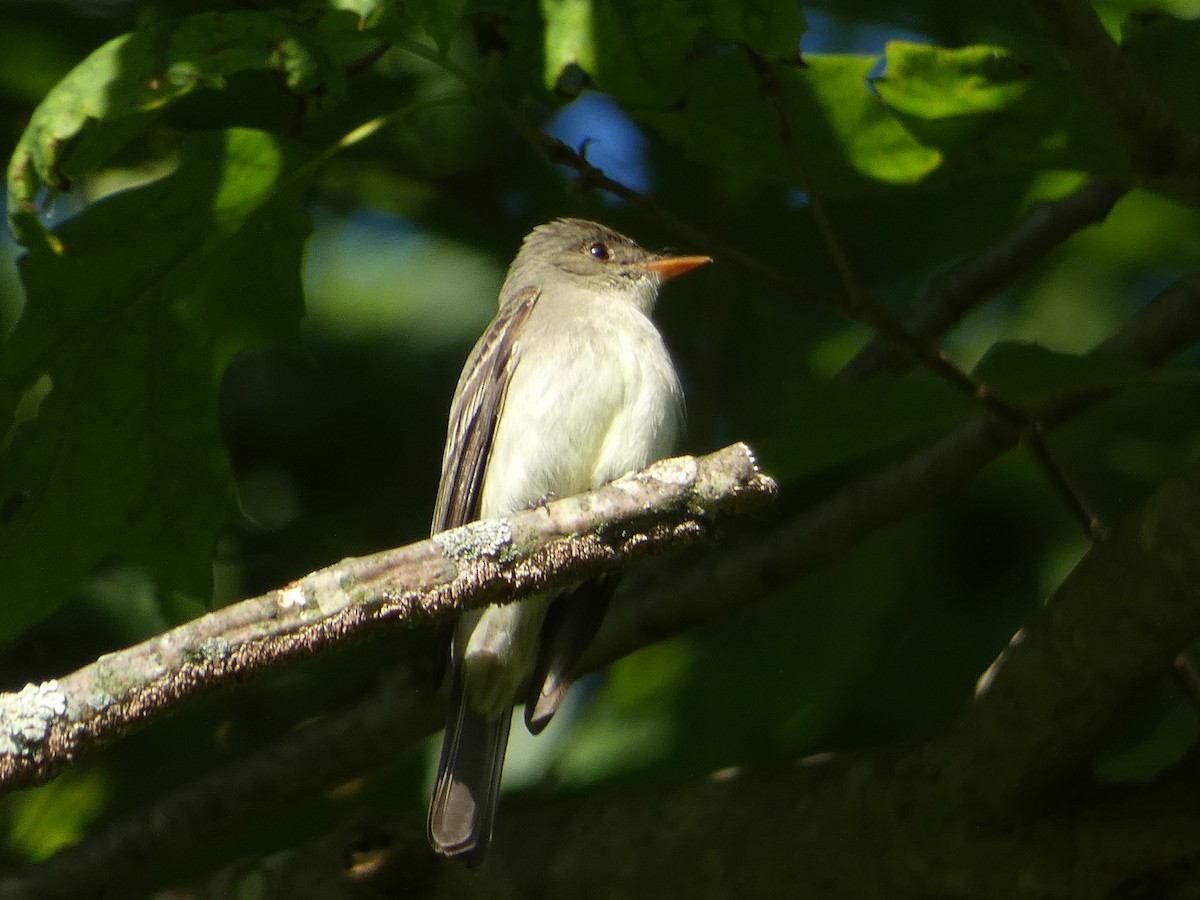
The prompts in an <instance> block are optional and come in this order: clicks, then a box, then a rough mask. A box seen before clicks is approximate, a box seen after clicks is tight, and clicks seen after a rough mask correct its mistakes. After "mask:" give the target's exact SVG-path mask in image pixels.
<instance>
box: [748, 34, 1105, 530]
mask: <svg viewBox="0 0 1200 900" xmlns="http://www.w3.org/2000/svg"><path fill="white" fill-rule="evenodd" d="M743 49H744V50H745V52H746V55H747V57H748V59H749V60H750V64H751V66H752V67H753V68H754V72H755V74H756V76H757V77H758V81H759V86H760V88H761V90H762V92H763V95H764V96H765V97H766V98H767V101H768V102H769V103H770V105H771V108H772V109H773V110H774V112H775V116H776V121H777V124H778V127H779V138H780V142H781V143H782V144H783V147H784V150H785V151H786V152H787V153H788V155H789V157H790V158H791V160H792V163H793V167H794V169H795V170H796V173H797V176H798V180H799V184H800V188H801V190H803V191H804V192H805V194H806V195H807V197H808V205H809V209H810V210H811V211H812V214H813V221H814V222H815V223H816V225H817V231H818V233H819V234H820V235H821V239H822V240H823V241H824V243H825V247H826V250H827V252H828V253H829V257H830V259H831V260H832V261H833V264H834V268H835V269H837V272H838V275H839V277H840V278H841V281H842V289H843V290H844V291H845V297H846V300H845V303H844V304H843V309H844V310H845V311H846V312H847V313H848V314H849V315H850V316H852V317H853V318H855V319H857V320H858V321H860V322H863V323H864V324H866V325H869V326H870V327H871V328H873V329H874V330H875V331H876V332H878V333H879V334H880V335H882V336H883V338H884V339H886V340H887V341H889V342H890V343H892V344H893V345H895V346H897V347H900V348H902V349H903V351H904V352H906V353H908V354H910V355H911V356H912V357H913V358H914V359H916V360H918V361H919V362H920V363H921V364H922V365H924V366H925V367H926V368H927V369H929V371H931V372H932V373H933V374H934V375H937V376H938V377H939V378H941V379H942V380H943V381H945V382H947V383H948V384H950V385H951V386H953V387H955V388H957V389H958V390H959V391H961V392H962V393H964V394H966V395H967V396H968V397H970V398H972V399H973V400H974V401H976V402H977V403H979V404H980V405H981V406H983V407H984V408H985V409H986V410H988V411H989V412H991V413H992V414H993V415H995V416H996V417H997V418H998V419H1000V420H1001V421H1003V422H1004V423H1006V424H1007V425H1008V426H1009V427H1011V428H1013V429H1015V430H1016V432H1017V434H1018V440H1019V441H1020V443H1021V444H1022V445H1024V446H1025V447H1027V448H1028V449H1029V451H1030V453H1032V454H1033V457H1034V459H1035V460H1036V461H1037V463H1038V465H1039V467H1040V468H1041V469H1042V471H1043V472H1044V473H1045V475H1046V478H1047V480H1048V481H1049V482H1050V484H1051V486H1052V487H1053V488H1054V490H1055V493H1057V494H1058V496H1059V498H1060V499H1061V500H1062V502H1063V504H1064V506H1066V508H1067V510H1068V511H1069V512H1070V513H1071V515H1072V516H1073V517H1074V518H1075V520H1076V521H1077V522H1078V523H1079V525H1080V527H1081V528H1082V529H1083V532H1084V534H1086V535H1087V536H1088V537H1089V538H1090V539H1091V540H1092V541H1102V540H1104V538H1105V537H1106V535H1107V529H1106V527H1105V526H1104V523H1103V521H1102V520H1101V519H1100V516H1099V515H1098V514H1097V513H1095V512H1094V511H1093V510H1092V509H1091V508H1090V506H1089V504H1088V503H1087V501H1086V500H1085V499H1084V498H1083V496H1082V494H1081V493H1080V492H1079V491H1078V490H1077V489H1076V488H1075V487H1074V486H1073V485H1072V484H1071V481H1070V479H1069V478H1068V477H1067V474H1066V472H1064V471H1063V469H1062V467H1061V466H1059V465H1058V463H1057V462H1056V461H1055V459H1054V457H1053V456H1052V455H1051V453H1050V450H1049V448H1048V447H1047V446H1046V442H1045V440H1044V439H1043V430H1042V426H1041V424H1040V423H1039V422H1038V421H1037V420H1036V419H1034V418H1032V417H1031V416H1030V415H1029V414H1028V413H1026V412H1025V411H1024V410H1022V409H1020V408H1019V407H1017V406H1015V405H1014V404H1012V403H1009V402H1008V401H1007V400H1005V399H1004V398H1003V397H1002V396H1000V395H999V394H997V393H996V392H995V391H993V390H992V389H991V388H990V387H988V386H987V385H986V384H984V383H983V382H981V381H979V380H978V379H976V378H974V377H972V376H971V375H970V374H968V373H967V372H965V371H964V370H963V369H961V368H959V367H958V366H957V365H955V364H954V363H953V362H952V361H951V360H950V358H949V357H947V356H946V354H945V353H943V352H941V351H939V350H935V349H934V348H932V347H930V346H929V345H928V344H926V343H925V342H924V341H922V340H921V339H920V338H918V337H916V336H915V335H913V334H912V333H910V332H909V331H908V330H907V329H906V328H905V327H904V326H903V325H902V324H901V323H900V321H899V320H898V319H897V318H896V317H895V316H894V315H892V313H891V312H890V311H888V309H887V308H886V307H885V306H883V304H881V303H878V302H877V301H876V300H875V299H874V298H873V297H871V296H870V294H869V293H868V292H867V291H866V290H865V289H864V288H863V286H862V283H861V282H860V281H859V279H858V277H857V275H856V274H855V271H854V266H853V264H852V263H851V261H850V255H849V253H848V252H847V251H846V249H845V246H844V244H843V243H842V240H841V238H840V237H839V235H838V231H837V228H836V227H835V226H834V224H833V219H832V217H831V216H830V215H829V212H828V209H827V208H826V206H825V203H824V201H823V200H822V199H821V196H820V194H819V192H817V191H816V190H815V188H814V187H813V184H812V181H811V179H810V178H809V176H808V167H807V164H806V162H805V159H804V153H803V151H802V149H801V147H800V142H799V140H798V139H797V137H796V134H795V132H794V130H793V129H792V124H791V118H790V117H789V116H788V114H787V108H786V104H785V103H784V98H783V86H782V85H781V84H780V82H779V78H778V77H777V76H776V74H775V71H774V69H772V67H771V65H770V63H768V62H767V61H766V60H764V59H763V58H762V57H760V56H759V55H758V54H757V53H755V52H754V51H753V50H751V49H750V48H749V47H744V48H743Z"/></svg>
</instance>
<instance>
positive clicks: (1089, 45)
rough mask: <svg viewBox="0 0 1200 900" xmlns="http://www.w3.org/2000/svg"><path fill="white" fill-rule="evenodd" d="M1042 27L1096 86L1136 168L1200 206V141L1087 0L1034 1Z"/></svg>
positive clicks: (1091, 85)
mask: <svg viewBox="0 0 1200 900" xmlns="http://www.w3.org/2000/svg"><path fill="white" fill-rule="evenodd" d="M1029 5H1030V6H1031V7H1032V9H1033V12H1034V15H1035V16H1036V17H1037V19H1038V21H1039V22H1040V23H1041V26H1042V30H1043V31H1045V32H1046V34H1047V36H1048V37H1049V38H1050V39H1051V40H1052V41H1054V43H1055V44H1057V45H1058V47H1059V49H1060V50H1061V51H1062V53H1063V56H1065V57H1066V59H1067V62H1068V63H1069V64H1070V65H1071V67H1072V68H1073V69H1074V70H1075V71H1076V72H1077V73H1078V75H1079V77H1080V78H1081V79H1082V80H1083V82H1084V84H1085V85H1086V86H1087V87H1088V88H1089V89H1090V90H1091V91H1092V94H1093V95H1094V96H1095V97H1096V100H1097V102H1098V103H1099V105H1100V108H1101V110H1102V111H1103V112H1104V114H1105V115H1106V116H1107V117H1108V119H1109V121H1110V122H1111V123H1112V125H1113V127H1114V128H1115V129H1116V132H1117V135H1118V137H1119V138H1120V140H1121V144H1122V146H1123V147H1124V149H1125V154H1126V156H1127V157H1128V158H1129V163H1130V165H1131V166H1132V168H1133V170H1134V171H1135V172H1136V173H1138V174H1139V175H1141V176H1143V177H1145V178H1149V179H1154V180H1158V181H1161V182H1163V183H1165V184H1166V185H1167V186H1168V187H1169V188H1170V190H1171V191H1172V192H1173V193H1175V194H1176V195H1177V196H1178V197H1180V198H1182V199H1183V200H1185V201H1186V202H1188V203H1190V204H1191V205H1193V206H1200V177H1197V172H1200V140H1197V138H1196V136H1195V135H1193V134H1192V133H1191V132H1189V131H1188V130H1187V129H1186V128H1184V127H1183V124H1182V123H1181V122H1180V121H1179V119H1178V118H1177V117H1176V115H1175V113H1174V111H1173V110H1172V109H1171V108H1170V107H1169V106H1168V105H1167V104H1166V103H1165V102H1164V101H1163V100H1162V99H1161V98H1160V97H1158V96H1157V95H1156V94H1154V93H1153V92H1152V91H1150V90H1149V89H1148V88H1147V87H1146V86H1145V84H1143V83H1142V80H1141V79H1140V78H1139V77H1138V76H1137V75H1136V73H1134V71H1133V70H1132V69H1131V68H1130V66H1129V63H1128V62H1127V61H1126V59H1125V56H1124V55H1123V54H1122V52H1121V48H1120V47H1119V46H1118V45H1117V43H1116V42H1115V41H1114V40H1113V39H1112V37H1110V36H1109V33H1108V32H1107V31H1106V30H1105V29H1104V25H1103V24H1102V23H1101V22H1100V19H1099V17H1098V16H1097V15H1096V10H1095V9H1093V8H1092V5H1091V4H1090V3H1087V2H1085V0H1030V3H1029Z"/></svg>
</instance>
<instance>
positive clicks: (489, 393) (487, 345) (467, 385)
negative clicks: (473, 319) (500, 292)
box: [432, 287, 541, 534]
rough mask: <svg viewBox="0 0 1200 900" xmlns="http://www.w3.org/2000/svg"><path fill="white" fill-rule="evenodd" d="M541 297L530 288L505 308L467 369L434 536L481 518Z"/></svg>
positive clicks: (454, 411)
mask: <svg viewBox="0 0 1200 900" xmlns="http://www.w3.org/2000/svg"><path fill="white" fill-rule="evenodd" d="M540 293H541V292H540V291H539V290H537V289H536V288H532V287H530V288H525V289H524V290H522V291H520V292H519V293H517V295H516V296H515V297H513V298H512V299H511V300H509V301H508V302H507V303H505V304H504V306H503V307H501V309H500V312H499V313H497V315H496V318H495V319H493V320H492V324H491V325H489V326H488V329H487V331H485V332H484V333H483V336H482V337H481V338H480V339H479V342H478V343H477V344H476V345H475V349H474V350H473V351H471V356H470V358H469V359H468V360H467V364H466V366H464V367H463V373H462V377H461V378H460V379H459V382H458V391H457V393H456V394H455V399H454V404H453V406H452V407H451V408H450V425H449V428H448V429H447V432H446V452H445V455H444V456H443V457H442V480H441V483H440V485H439V486H438V497H437V504H436V505H435V507H434V512H433V531H432V533H433V534H437V533H438V532H439V531H445V530H446V529H448V528H456V527H457V526H459V525H465V524H466V523H467V522H473V521H475V520H476V519H478V518H479V504H480V499H481V493H482V489H483V475H484V472H486V471H487V464H488V454H489V453H490V451H491V448H492V439H493V437H495V434H496V423H497V421H499V418H500V409H501V407H502V406H503V405H504V394H505V392H506V391H507V390H508V384H509V381H510V380H511V379H512V372H513V368H514V366H515V365H516V357H515V355H514V351H515V349H516V346H517V340H518V338H519V337H520V335H521V331H522V330H523V329H524V328H525V323H526V322H528V321H529V314H530V313H531V312H533V305H534V303H535V302H536V301H537V298H538V296H539V294H540Z"/></svg>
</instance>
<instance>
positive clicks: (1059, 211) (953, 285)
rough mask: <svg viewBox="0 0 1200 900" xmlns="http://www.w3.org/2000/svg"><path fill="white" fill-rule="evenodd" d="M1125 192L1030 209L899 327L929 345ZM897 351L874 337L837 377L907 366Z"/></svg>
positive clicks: (933, 289) (1095, 189)
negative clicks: (1009, 229)
mask: <svg viewBox="0 0 1200 900" xmlns="http://www.w3.org/2000/svg"><path fill="white" fill-rule="evenodd" d="M1126 190H1127V188H1125V187H1124V186H1121V185H1116V184H1113V183H1111V182H1107V181H1100V180H1096V181H1089V182H1087V183H1086V184H1085V185H1083V187H1081V188H1079V190H1077V191H1075V192H1074V193H1073V194H1070V195H1069V196H1067V197H1063V198H1061V199H1059V200H1054V201H1052V202H1048V203H1038V204H1035V205H1034V206H1032V207H1030V209H1029V210H1028V211H1027V212H1026V213H1025V215H1024V216H1023V217H1022V219H1021V220H1020V221H1019V222H1017V224H1016V225H1014V226H1013V228H1012V230H1011V231H1009V232H1008V233H1007V234H1005V235H1003V236H1002V237H1001V238H1000V239H999V240H997V241H996V242H995V243H993V244H992V245H991V246H989V247H987V248H986V249H984V250H983V251H982V252H980V253H978V254H976V255H974V256H972V257H971V258H970V259H969V260H967V261H966V262H964V263H963V264H962V265H960V266H958V267H956V268H954V269H952V270H951V271H949V272H946V273H944V274H942V275H939V276H938V277H936V278H934V279H933V280H932V281H931V282H930V283H929V285H928V287H927V288H926V289H925V290H924V291H923V292H922V293H921V295H920V296H919V297H918V298H917V299H916V300H914V302H913V303H912V310H913V311H912V313H911V314H910V316H909V317H908V318H907V319H906V321H905V322H904V323H903V324H904V328H905V329H906V330H907V331H908V332H909V333H910V334H912V335H913V336H915V337H916V338H917V339H918V340H922V341H932V340H935V339H937V338H938V337H939V336H940V335H942V334H943V333H944V332H945V331H947V330H948V329H950V328H952V327H953V326H955V325H957V324H958V322H959V321H960V320H961V319H962V318H963V316H965V315H966V314H967V313H968V312H969V311H970V310H971V309H972V308H974V307H975V306H977V305H978V304H979V303H981V302H983V301H984V300H986V299H987V298H988V297H990V296H992V295H994V294H995V293H996V292H998V291H1000V290H1001V289H1003V288H1004V287H1006V286H1007V285H1009V284H1011V283H1012V281H1013V280H1014V279H1016V278H1017V277H1019V276H1020V275H1022V274H1024V273H1025V272H1027V271H1028V270H1029V269H1030V267H1031V266H1033V265H1034V264H1035V263H1036V262H1038V261H1039V260H1041V259H1043V258H1044V257H1045V256H1046V255H1047V254H1049V253H1050V252H1051V251H1053V250H1055V249H1056V248H1058V247H1059V246H1061V245H1062V244H1063V243H1064V242H1065V241H1066V240H1067V239H1068V238H1070V237H1072V236H1073V235H1075V234H1077V233H1078V232H1079V231H1080V230H1081V229H1083V228H1086V227H1087V226H1089V225H1094V224H1097V223H1099V222H1102V221H1103V220H1104V219H1105V218H1106V217H1107V216H1108V214H1109V212H1110V211H1111V210H1112V208H1113V205H1114V204H1115V203H1116V202H1117V201H1118V200H1119V199H1120V198H1121V197H1122V196H1123V195H1124V194H1125V192H1126ZM911 359H912V357H911V356H910V354H908V352H907V351H906V350H905V348H903V347H897V346H896V345H895V344H892V343H889V342H888V341H885V340H883V339H882V338H876V339H875V340H873V341H871V343H869V344H868V345H867V346H866V347H864V348H863V349H862V350H860V351H859V352H858V354H856V355H855V357H854V359H852V360H851V361H850V362H849V363H847V364H846V365H845V366H843V367H842V369H841V371H840V372H838V375H837V377H838V379H839V380H843V381H857V380H861V379H863V378H867V377H869V376H870V375H874V374H876V373H878V372H881V371H884V370H885V369H897V368H899V367H901V366H902V365H904V364H905V363H907V362H909V361H911Z"/></svg>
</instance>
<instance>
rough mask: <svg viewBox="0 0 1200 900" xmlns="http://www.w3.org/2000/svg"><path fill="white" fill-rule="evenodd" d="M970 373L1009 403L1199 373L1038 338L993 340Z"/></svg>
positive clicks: (1191, 377) (1027, 402)
mask: <svg viewBox="0 0 1200 900" xmlns="http://www.w3.org/2000/svg"><path fill="white" fill-rule="evenodd" d="M974 374H975V377H976V378H977V379H979V380H980V381H982V382H983V383H984V384H986V385H988V386H989V387H990V388H992V390H994V391H996V392H997V393H999V394H1000V395H1001V396H1003V397H1004V398H1005V399H1006V400H1008V401H1009V402H1011V403H1019V404H1022V405H1032V404H1036V403H1041V402H1044V401H1047V400H1052V399H1054V398H1056V397H1060V396H1063V395H1065V394H1081V393H1087V392H1089V391H1096V390H1111V389H1115V388H1126V387H1142V386H1149V385H1156V384H1168V383H1176V382H1179V381H1181V380H1195V379H1197V378H1200V373H1196V372H1190V371H1185V370H1181V369H1169V368H1165V369H1155V370H1148V369H1143V368H1141V367H1140V366H1138V365H1136V364H1134V363H1132V362H1129V361H1128V360H1123V359H1117V358H1115V357H1111V356H1106V355H1104V354H1101V353H1086V354H1083V355H1076V354H1072V353H1059V352H1057V351H1055V350H1050V349H1048V348H1046V347H1043V346H1041V345H1040V344H1031V343H1026V342H1023V341H1003V342H1001V343H997V344H993V345H992V346H991V347H990V348H989V349H988V351H987V353H986V354H984V356H983V358H982V359H981V360H980V361H979V364H978V365H977V366H976V367H975V372H974Z"/></svg>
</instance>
